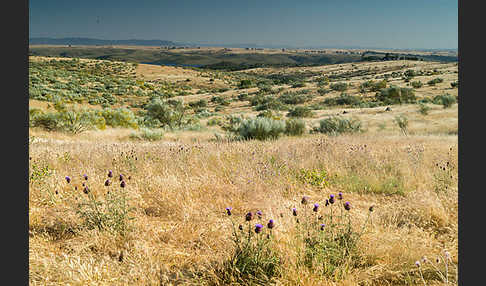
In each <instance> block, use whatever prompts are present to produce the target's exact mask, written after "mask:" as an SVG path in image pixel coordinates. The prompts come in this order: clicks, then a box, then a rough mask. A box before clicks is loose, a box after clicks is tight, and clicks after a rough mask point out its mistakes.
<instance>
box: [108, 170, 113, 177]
mask: <svg viewBox="0 0 486 286" xmlns="http://www.w3.org/2000/svg"><path fill="white" fill-rule="evenodd" d="M108 177H110V178H112V177H113V171H112V170H109V171H108Z"/></svg>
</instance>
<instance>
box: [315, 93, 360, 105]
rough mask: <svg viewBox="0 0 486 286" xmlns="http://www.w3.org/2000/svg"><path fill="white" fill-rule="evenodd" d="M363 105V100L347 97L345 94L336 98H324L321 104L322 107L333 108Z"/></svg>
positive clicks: (351, 96)
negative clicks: (336, 106)
mask: <svg viewBox="0 0 486 286" xmlns="http://www.w3.org/2000/svg"><path fill="white" fill-rule="evenodd" d="M362 103H363V100H362V99H361V98H360V97H359V96H353V95H348V94H346V93H341V95H339V96H338V97H331V98H326V99H324V101H323V102H322V104H324V105H329V106H335V105H350V106H358V105H360V104H362Z"/></svg>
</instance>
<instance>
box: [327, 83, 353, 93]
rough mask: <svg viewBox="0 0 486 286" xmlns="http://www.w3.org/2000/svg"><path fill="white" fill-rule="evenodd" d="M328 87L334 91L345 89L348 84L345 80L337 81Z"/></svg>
mask: <svg viewBox="0 0 486 286" xmlns="http://www.w3.org/2000/svg"><path fill="white" fill-rule="evenodd" d="M329 87H330V88H331V89H332V90H335V91H346V90H347V89H348V84H347V83H345V82H338V83H333V84H331V85H330V86H329Z"/></svg>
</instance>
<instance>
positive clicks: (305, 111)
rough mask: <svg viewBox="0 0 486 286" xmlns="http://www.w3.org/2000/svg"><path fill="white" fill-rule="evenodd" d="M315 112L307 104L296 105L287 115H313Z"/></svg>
mask: <svg viewBox="0 0 486 286" xmlns="http://www.w3.org/2000/svg"><path fill="white" fill-rule="evenodd" d="M312 116H314V113H313V112H312V110H311V109H310V108H309V107H307V106H296V107H295V108H293V109H291V110H290V111H289V112H288V113H287V117H312Z"/></svg>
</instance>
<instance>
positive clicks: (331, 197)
mask: <svg viewBox="0 0 486 286" xmlns="http://www.w3.org/2000/svg"><path fill="white" fill-rule="evenodd" d="M329 203H331V204H334V195H333V194H331V195H330V196H329Z"/></svg>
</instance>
